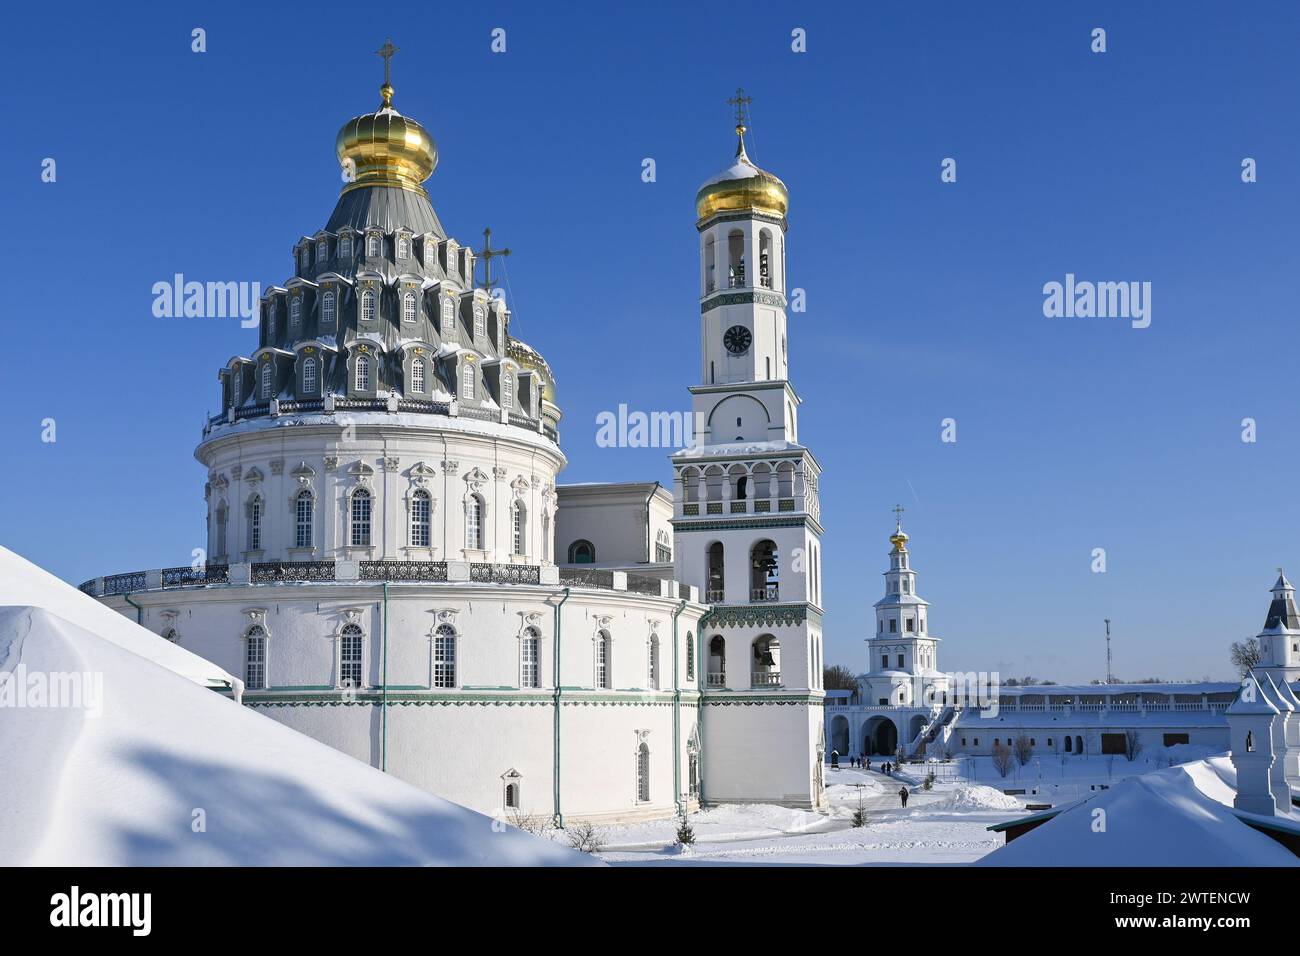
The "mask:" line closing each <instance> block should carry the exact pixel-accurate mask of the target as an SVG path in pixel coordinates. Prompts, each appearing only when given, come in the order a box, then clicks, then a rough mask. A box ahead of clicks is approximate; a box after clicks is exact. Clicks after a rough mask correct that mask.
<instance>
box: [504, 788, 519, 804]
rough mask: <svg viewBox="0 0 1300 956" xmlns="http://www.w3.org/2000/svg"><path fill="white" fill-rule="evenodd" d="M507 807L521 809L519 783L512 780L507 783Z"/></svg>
mask: <svg viewBox="0 0 1300 956" xmlns="http://www.w3.org/2000/svg"><path fill="white" fill-rule="evenodd" d="M506 809H507V810H518V809H519V784H517V783H514V782H511V783H508V784H506Z"/></svg>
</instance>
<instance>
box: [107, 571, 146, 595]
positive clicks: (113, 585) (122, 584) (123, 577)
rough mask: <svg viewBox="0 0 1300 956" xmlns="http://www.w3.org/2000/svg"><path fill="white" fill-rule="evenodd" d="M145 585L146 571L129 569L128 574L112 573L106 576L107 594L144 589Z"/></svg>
mask: <svg viewBox="0 0 1300 956" xmlns="http://www.w3.org/2000/svg"><path fill="white" fill-rule="evenodd" d="M144 586H145V572H144V571H128V572H127V573H126V574H110V575H109V576H108V577H106V578H104V593H105V594H126V593H128V592H130V591H143V590H144Z"/></svg>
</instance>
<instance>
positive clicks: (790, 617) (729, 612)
mask: <svg viewBox="0 0 1300 956" xmlns="http://www.w3.org/2000/svg"><path fill="white" fill-rule="evenodd" d="M805 621H808V622H809V623H812V624H817V625H820V624H821V622H822V612H821V611H819V610H818V609H817V608H815V607H813V605H811V604H809V603H807V602H806V601H805V602H800V603H796V604H743V605H736V606H734V607H732V606H730V605H726V604H715V605H714V607H713V610H711V611H709V612H708V613H707V614H705V615H704V616H703V617H701V618H700V628H701V629H703V628H706V627H797V626H798V625H800V624H803V623H804V622H805Z"/></svg>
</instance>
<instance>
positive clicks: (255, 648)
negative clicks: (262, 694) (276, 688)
mask: <svg viewBox="0 0 1300 956" xmlns="http://www.w3.org/2000/svg"><path fill="white" fill-rule="evenodd" d="M244 686H245V687H246V688H248V689H249V690H265V689H266V631H265V630H263V629H262V626H261V625H260V624H254V625H253V626H252V627H250V628H249V629H248V633H246V634H245V635H244Z"/></svg>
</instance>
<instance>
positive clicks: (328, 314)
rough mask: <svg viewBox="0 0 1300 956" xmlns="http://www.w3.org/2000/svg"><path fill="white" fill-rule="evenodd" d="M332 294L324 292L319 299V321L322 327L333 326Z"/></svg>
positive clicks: (333, 300)
mask: <svg viewBox="0 0 1300 956" xmlns="http://www.w3.org/2000/svg"><path fill="white" fill-rule="evenodd" d="M334 302H335V299H334V293H333V292H326V293H325V294H324V295H322V296H321V297H320V320H321V323H322V324H324V325H333V324H334Z"/></svg>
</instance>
